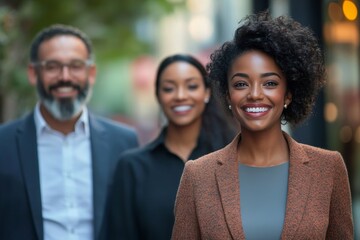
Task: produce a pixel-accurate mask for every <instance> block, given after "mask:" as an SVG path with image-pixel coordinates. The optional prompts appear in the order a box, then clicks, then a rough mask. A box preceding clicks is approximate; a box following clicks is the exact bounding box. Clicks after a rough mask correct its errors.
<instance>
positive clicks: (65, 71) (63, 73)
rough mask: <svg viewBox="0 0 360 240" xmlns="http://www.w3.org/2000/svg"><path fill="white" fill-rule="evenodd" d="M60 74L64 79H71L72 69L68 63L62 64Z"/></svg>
mask: <svg viewBox="0 0 360 240" xmlns="http://www.w3.org/2000/svg"><path fill="white" fill-rule="evenodd" d="M60 76H61V78H62V80H63V81H67V80H70V69H69V66H67V65H63V66H62V68H61V74H60Z"/></svg>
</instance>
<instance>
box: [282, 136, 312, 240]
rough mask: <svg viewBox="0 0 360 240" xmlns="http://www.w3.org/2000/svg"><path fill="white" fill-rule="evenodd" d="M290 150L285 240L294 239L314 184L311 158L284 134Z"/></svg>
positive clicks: (283, 233)
mask: <svg viewBox="0 0 360 240" xmlns="http://www.w3.org/2000/svg"><path fill="white" fill-rule="evenodd" d="M284 136H285V139H286V141H287V142H288V146H289V150H290V168H289V180H288V196H287V202H286V213H285V222H284V227H283V231H282V235H281V236H282V238H283V239H293V238H294V234H295V232H296V230H297V228H298V227H299V225H300V223H301V219H302V217H303V214H304V212H305V206H306V202H307V199H308V195H309V193H310V186H311V182H312V174H311V171H310V170H311V169H310V167H309V166H308V163H309V158H308V156H307V153H306V152H305V150H304V149H303V147H302V145H301V144H299V143H297V142H296V141H295V140H294V139H292V138H291V137H290V136H289V135H288V134H286V133H284Z"/></svg>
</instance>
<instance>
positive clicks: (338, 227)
mask: <svg viewBox="0 0 360 240" xmlns="http://www.w3.org/2000/svg"><path fill="white" fill-rule="evenodd" d="M335 160H336V161H335V166H334V178H333V179H334V182H333V192H332V195H331V202H330V216H329V225H328V230H327V233H326V239H329V240H330V239H343V240H352V239H354V226H353V220H352V207H351V193H350V186H349V178H348V174H347V170H346V166H345V163H344V160H343V158H342V156H341V155H340V153H338V155H337V158H336V159H335Z"/></svg>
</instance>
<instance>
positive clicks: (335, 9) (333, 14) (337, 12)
mask: <svg viewBox="0 0 360 240" xmlns="http://www.w3.org/2000/svg"><path fill="white" fill-rule="evenodd" d="M328 14H329V17H330V19H331V20H332V21H334V22H336V21H340V20H342V17H343V14H342V10H341V6H340V5H339V4H338V3H335V2H331V3H329V6H328Z"/></svg>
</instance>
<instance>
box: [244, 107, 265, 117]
mask: <svg viewBox="0 0 360 240" xmlns="http://www.w3.org/2000/svg"><path fill="white" fill-rule="evenodd" d="M242 109H243V110H244V111H245V113H246V114H247V115H249V116H251V117H262V116H264V115H266V114H267V113H268V112H269V110H270V107H265V106H261V107H249V106H245V107H243V108H242Z"/></svg>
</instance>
